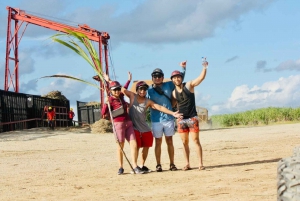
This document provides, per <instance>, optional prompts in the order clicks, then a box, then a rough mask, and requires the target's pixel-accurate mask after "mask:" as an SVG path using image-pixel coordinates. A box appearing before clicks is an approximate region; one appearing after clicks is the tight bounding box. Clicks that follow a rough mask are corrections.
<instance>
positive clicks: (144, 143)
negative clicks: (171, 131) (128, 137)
mask: <svg viewBox="0 0 300 201" xmlns="http://www.w3.org/2000/svg"><path fill="white" fill-rule="evenodd" d="M134 133H135V139H136V143H137V146H138V147H152V144H153V135H152V132H151V131H148V132H140V131H138V130H134Z"/></svg>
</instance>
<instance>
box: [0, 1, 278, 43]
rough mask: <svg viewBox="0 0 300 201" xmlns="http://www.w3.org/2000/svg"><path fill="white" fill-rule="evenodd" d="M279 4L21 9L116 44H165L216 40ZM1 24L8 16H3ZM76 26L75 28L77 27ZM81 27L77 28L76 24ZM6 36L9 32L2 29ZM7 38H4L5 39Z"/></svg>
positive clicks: (48, 4) (28, 5)
mask: <svg viewBox="0 0 300 201" xmlns="http://www.w3.org/2000/svg"><path fill="white" fill-rule="evenodd" d="M275 1H276V0H244V1H240V0H215V1H206V0H189V1H181V0H151V1H150V0H145V1H142V2H140V1H139V2H137V4H136V6H135V7H134V6H133V9H132V10H129V11H128V10H126V9H125V10H124V12H123V13H119V10H118V7H117V6H115V5H116V4H114V3H111V4H105V5H103V4H102V5H100V4H99V6H98V7H97V6H95V5H93V6H92V5H91V4H88V3H87V4H86V6H85V7H80V8H78V9H77V10H75V11H74V10H73V11H69V10H68V4H69V3H71V1H63V2H62V1H59V0H48V1H45V2H43V3H37V1H36V0H28V1H22V2H23V3H21V4H20V7H21V8H22V9H24V10H30V11H33V12H36V13H32V14H38V13H41V14H42V17H44V18H50V17H52V18H53V19H52V20H54V21H60V20H59V19H65V20H66V21H65V22H62V23H64V24H65V23H68V22H67V20H69V22H70V21H73V22H77V23H79V24H88V25H89V26H91V27H92V28H95V29H98V30H100V31H107V32H109V33H110V34H111V35H113V38H115V41H114V42H118V41H122V42H133V43H153V44H156V43H161V42H164V43H166V42H169V43H172V42H185V41H192V40H203V39H205V38H207V37H212V36H213V35H214V32H215V30H216V28H220V27H224V26H226V25H228V24H229V23H231V22H232V21H233V22H240V18H241V17H242V16H243V15H244V14H246V13H249V12H250V11H263V10H264V9H265V8H266V7H268V6H269V5H270V4H272V3H273V2H275ZM0 14H1V15H0V16H1V19H0V20H1V21H3V22H4V21H5V18H6V15H5V14H3V12H1V13H0ZM74 25H75V24H74ZM76 25H77V24H76ZM1 33H2V34H4V33H5V31H4V30H3V29H2V31H1ZM48 33H49V30H48V31H47V29H44V28H40V27H38V26H30V27H29V28H28V29H27V31H26V33H25V35H26V36H30V37H36V36H40V35H45V34H48ZM2 36H3V35H2Z"/></svg>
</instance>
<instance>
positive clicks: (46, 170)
mask: <svg viewBox="0 0 300 201" xmlns="http://www.w3.org/2000/svg"><path fill="white" fill-rule="evenodd" d="M200 136H201V137H200V139H201V144H202V147H203V154H204V165H205V166H206V170H204V171H198V159H197V156H196V153H195V150H194V145H193V142H192V141H191V142H190V145H191V146H190V147H191V167H192V168H193V169H192V170H189V171H182V170H181V168H182V167H183V166H184V165H185V164H184V158H183V153H182V143H181V140H180V137H179V135H178V134H176V135H175V136H174V146H175V164H176V166H177V167H178V168H180V170H178V171H169V170H168V168H169V159H168V154H167V149H166V144H165V142H163V147H162V167H163V170H164V171H163V172H161V173H160V172H155V171H154V172H151V173H148V174H143V175H133V174H130V170H131V169H130V166H129V165H128V163H127V162H126V160H125V159H124V164H125V166H124V169H125V174H124V175H117V171H118V164H117V160H116V147H117V144H116V143H115V139H114V136H113V134H91V133H90V132H89V130H88V129H74V130H70V131H68V130H64V129H60V130H55V131H48V130H46V129H43V128H38V129H30V130H26V131H15V132H6V133H0V200H9V201H11V200H53V201H54V200H55V201H57V200H60V201H62V200H68V201H69V200H212V201H218V200H220V201H227V200H228V201H229V200H230V201H235V200H242V201H247V200H249V201H256V200H257V201H262V200H264V201H271V200H272V201H274V200H276V199H277V162H278V161H279V160H280V159H281V158H286V157H290V156H291V155H292V154H293V149H294V147H295V146H299V145H300V124H299V123H297V124H284V125H273V126H257V127H247V128H232V129H215V130H203V131H201V133H200ZM125 152H126V154H127V157H128V158H129V160H130V161H131V159H130V151H129V145H128V143H126V144H125ZM146 165H147V166H148V167H149V168H150V169H152V170H154V169H155V166H156V162H155V156H154V147H152V148H151V149H150V151H149V156H148V160H147V162H146Z"/></svg>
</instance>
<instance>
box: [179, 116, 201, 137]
mask: <svg viewBox="0 0 300 201" xmlns="http://www.w3.org/2000/svg"><path fill="white" fill-rule="evenodd" d="M199 130H200V129H199V119H198V117H192V118H189V119H181V120H177V131H178V133H189V132H193V133H198V132H199Z"/></svg>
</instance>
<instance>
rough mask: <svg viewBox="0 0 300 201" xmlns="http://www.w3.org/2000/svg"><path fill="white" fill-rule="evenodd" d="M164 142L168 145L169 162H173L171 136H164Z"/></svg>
mask: <svg viewBox="0 0 300 201" xmlns="http://www.w3.org/2000/svg"><path fill="white" fill-rule="evenodd" d="M165 139H166V143H167V146H168V154H169V159H170V164H174V145H173V136H165Z"/></svg>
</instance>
